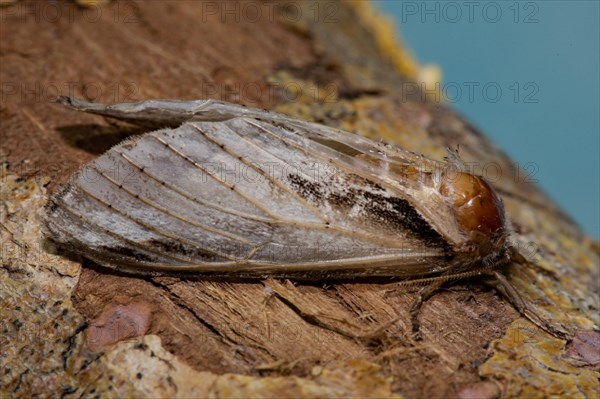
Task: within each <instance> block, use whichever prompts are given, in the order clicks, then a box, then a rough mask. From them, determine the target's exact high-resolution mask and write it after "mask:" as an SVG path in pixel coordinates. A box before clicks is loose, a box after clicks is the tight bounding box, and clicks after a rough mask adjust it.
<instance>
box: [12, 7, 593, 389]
mask: <svg viewBox="0 0 600 399" xmlns="http://www.w3.org/2000/svg"><path fill="white" fill-rule="evenodd" d="M52 4H54V7H55V8H54V9H53V8H51V7H52ZM257 10H259V11H258V14H257ZM0 12H1V13H2V15H1V17H2V23H1V28H0V34H1V39H0V80H1V85H2V99H1V103H0V118H1V120H0V124H1V125H0V134H1V152H0V161H2V166H1V167H2V183H1V184H2V186H1V189H0V194H1V198H0V199H1V201H2V205H3V206H2V207H0V222H1V223H2V228H1V230H0V234H1V236H0V237H1V243H2V267H1V268H0V312H1V314H2V325H0V328H1V329H2V335H1V336H0V348H1V349H0V387H1V388H0V392H2V395H5V396H6V397H25V396H28V395H29V394H31V393H39V394H41V395H42V396H59V395H61V394H63V395H64V396H65V397H79V396H81V395H84V396H94V395H96V394H100V395H101V396H121V397H122V396H153V397H157V396H163V397H171V396H179V397H190V396H192V397H206V396H211V395H212V397H240V396H248V395H251V396H254V397H264V396H269V397H280V396H288V397H346V396H373V397H393V396H398V397H406V398H419V397H461V398H467V397H481V398H494V397H528V398H529V397H547V396H552V395H566V396H568V397H581V398H584V397H587V398H590V397H594V396H598V395H599V394H600V392H599V388H598V377H599V376H600V374H599V373H598V364H599V363H600V334H599V333H598V332H597V331H598V327H597V326H598V324H599V318H598V309H600V304H599V299H598V278H599V263H600V261H599V258H600V250H599V246H598V243H597V242H594V241H593V240H591V239H589V238H586V237H585V236H584V235H583V233H582V232H581V230H580V229H579V227H578V226H576V225H575V224H574V223H573V222H572V221H571V220H569V219H568V217H566V216H565V215H564V214H563V213H562V212H561V211H560V210H559V209H558V208H557V207H556V206H555V205H554V204H552V202H551V201H550V200H549V199H548V198H547V197H546V196H545V195H544V194H543V193H542V192H540V191H539V189H537V188H536V187H535V186H534V185H532V184H530V183H529V182H528V181H526V180H527V179H526V178H523V175H524V174H523V173H517V172H516V171H515V170H514V168H513V167H512V165H513V163H512V161H511V160H510V159H509V158H508V157H507V156H506V155H505V154H504V153H503V152H502V151H501V150H500V149H498V148H497V147H495V146H494V145H493V144H492V143H491V142H490V141H489V140H488V139H487V138H486V137H485V136H484V135H483V134H482V133H481V132H479V131H478V130H477V129H476V128H475V127H473V126H472V125H471V124H469V123H468V122H467V121H465V120H464V119H463V118H461V117H460V116H459V115H457V114H456V113H455V112H454V111H453V110H452V109H451V108H450V107H449V106H447V105H446V104H444V102H443V100H442V99H440V98H439V97H438V96H436V95H435V94H432V93H431V92H430V93H429V94H428V95H426V94H424V93H422V92H420V91H419V90H415V88H417V89H418V88H421V87H422V84H424V83H427V82H425V81H423V80H422V76H423V74H421V73H420V69H419V67H418V66H417V64H416V63H415V62H414V60H412V59H411V58H410V56H409V55H408V54H409V53H408V52H407V51H406V49H405V48H404V47H403V46H402V44H401V43H399V42H392V41H391V39H390V37H389V36H388V34H389V33H390V32H391V30H390V25H389V23H388V22H387V20H385V19H384V18H383V17H382V16H381V15H379V14H377V13H376V12H374V11H373V9H372V8H371V5H370V4H369V3H367V2H360V1H359V2H348V1H342V2H337V1H321V2H313V1H301V2H292V3H287V2H283V1H281V2H276V4H274V3H269V2H266V3H265V2H255V1H249V2H241V3H238V2H212V1H177V2H173V1H151V2H133V1H115V2H110V3H107V4H103V5H101V6H94V5H92V6H87V7H83V6H81V5H77V4H75V3H71V2H63V1H59V2H56V3H52V2H42V1H41V2H13V3H11V4H8V5H4V6H2V7H1V8H0ZM429 83H430V84H431V83H432V82H429ZM56 95H74V96H78V97H85V98H88V99H90V100H94V101H98V102H105V103H106V102H107V103H111V102H124V101H132V100H141V99H148V98H178V99H197V98H218V99H222V100H226V101H231V102H237V103H241V104H246V105H250V106H258V107H264V108H269V109H275V110H278V111H280V112H284V113H288V114H290V115H293V116H296V117H299V118H304V119H308V120H314V121H318V122H321V123H324V124H327V125H331V126H335V127H340V128H343V129H346V130H350V131H356V132H359V133H360V134H364V135H366V136H369V137H371V138H381V139H384V140H387V141H390V142H395V143H397V144H399V145H401V146H402V147H404V148H406V149H409V150H413V151H416V152H419V153H423V154H425V155H427V156H430V157H432V158H436V159H441V158H442V157H444V155H445V154H446V147H451V148H455V147H456V146H457V145H459V146H460V155H461V157H462V158H463V159H464V160H465V161H467V162H476V167H477V168H479V171H481V170H483V169H484V168H485V166H486V165H490V164H493V165H497V166H499V168H500V170H502V172H503V173H502V176H501V177H500V178H499V179H497V180H496V181H495V182H494V185H495V186H496V187H497V188H498V189H499V190H500V192H501V193H502V196H503V199H504V201H505V205H506V209H507V213H508V216H509V219H510V221H511V224H512V227H513V229H514V231H515V234H514V236H513V237H514V240H515V242H517V243H518V244H519V245H520V247H521V248H523V249H529V255H530V256H531V257H532V258H533V259H534V260H535V261H536V264H537V266H536V267H533V268H531V267H530V268H526V267H520V266H518V265H511V266H510V267H507V268H506V270H505V271H504V272H505V274H506V275H507V276H508V278H509V280H510V281H511V282H512V283H513V284H514V285H515V286H516V287H517V288H518V289H519V291H520V292H521V294H522V295H523V297H524V299H525V300H526V302H528V303H529V304H530V305H531V306H532V308H533V309H534V310H535V311H536V312H538V313H539V314H540V315H541V316H542V317H545V318H546V319H548V320H551V321H552V322H554V323H558V324H560V325H562V326H564V327H565V328H567V329H569V330H570V331H571V332H572V340H570V341H563V340H559V339H556V338H554V337H552V336H550V335H548V334H546V333H545V332H543V331H541V330H539V329H538V328H537V327H535V326H534V325H532V324H531V323H529V322H527V321H526V320H525V319H523V318H520V317H519V315H518V313H517V312H516V311H515V310H514V309H513V308H512V307H511V305H510V304H508V303H507V302H506V301H505V300H504V299H503V298H502V297H501V296H499V295H498V294H497V293H496V292H495V291H494V290H493V289H491V288H489V287H486V286H484V285H481V284H480V283H479V282H477V281H470V282H461V283H457V284H454V285H452V286H450V287H447V288H446V289H444V290H442V292H440V293H439V294H437V295H436V296H434V297H433V298H432V299H431V300H430V301H428V302H427V303H426V304H425V305H424V307H423V311H422V314H421V324H422V335H423V340H422V341H418V342H417V341H414V339H413V337H412V334H411V333H410V317H409V312H408V310H409V307H410V305H411V303H412V301H413V300H414V298H415V294H416V293H415V290H414V289H412V290H411V289H403V290H399V291H396V292H391V293H389V292H386V289H385V288H384V287H383V285H382V284H379V283H373V282H365V281H360V280H356V281H350V282H349V281H344V282H337V281H323V282H318V283H312V284H306V283H299V282H294V281H287V280H283V281H278V280H264V281H251V282H242V281H234V280H229V281H222V280H210V281H207V280H202V279H189V278H188V279H183V278H179V277H177V276H161V277H138V276H132V275H125V274H119V273H115V272H114V271H110V270H105V269H102V268H100V267H98V266H96V265H94V264H92V263H91V262H89V261H87V260H84V259H79V258H76V257H72V256H69V255H68V254H65V253H62V252H60V251H57V249H56V248H53V247H52V246H50V245H49V244H48V243H47V242H46V241H45V240H44V239H43V237H42V236H41V231H40V219H41V216H42V214H43V206H44V204H45V202H46V199H47V196H48V195H51V194H52V193H54V192H56V191H57V190H58V189H59V187H60V186H61V185H62V184H64V183H65V182H66V181H67V179H68V178H69V176H70V175H71V174H72V173H73V172H74V171H76V170H77V169H78V168H79V167H80V166H81V165H83V164H84V163H85V162H88V161H90V160H92V159H94V158H95V157H96V156H98V155H99V154H101V153H102V152H104V151H106V150H107V149H109V148H110V147H111V146H113V145H115V144H116V143H118V142H119V141H121V140H122V139H123V138H125V137H127V136H129V135H132V134H140V133H143V132H144V130H141V129H139V128H134V127H131V126H129V125H127V124H125V123H121V122H116V121H114V120H110V119H105V118H102V117H98V116H91V115H85V114H79V113H74V112H71V111H69V110H67V109H65V108H62V107H60V106H59V105H57V104H55V103H53V99H54V97H56ZM476 171H477V170H476ZM274 293H275V294H274ZM319 321H322V322H325V323H327V326H324V325H323V324H319V323H320V322H319ZM392 321H394V322H392ZM326 327H327V328H326ZM469 395H470V396H469Z"/></svg>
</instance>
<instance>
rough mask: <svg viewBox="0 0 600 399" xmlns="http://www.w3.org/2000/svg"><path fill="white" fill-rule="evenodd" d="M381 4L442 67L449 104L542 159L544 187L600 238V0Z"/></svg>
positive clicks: (523, 155)
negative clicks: (470, 89) (470, 94)
mask: <svg viewBox="0 0 600 399" xmlns="http://www.w3.org/2000/svg"><path fill="white" fill-rule="evenodd" d="M377 5H378V7H379V9H381V10H382V11H385V12H386V13H387V14H389V15H391V16H392V17H393V18H394V19H395V21H396V25H397V27H398V30H399V31H400V32H401V35H402V38H403V40H404V41H405V43H406V44H407V45H408V47H409V48H410V49H411V50H412V52H413V54H414V55H415V56H416V58H417V59H418V60H419V62H420V63H421V64H429V63H434V64H437V65H439V66H440V67H441V69H442V71H443V80H442V86H441V87H442V89H446V90H447V96H448V97H450V101H449V102H450V103H451V104H453V106H454V107H455V108H457V109H458V110H459V111H460V112H461V113H462V114H463V115H465V116H466V117H467V118H468V119H469V120H470V121H471V122H474V123H475V124H476V125H477V126H478V127H479V128H481V129H482V130H483V131H484V132H485V133H486V134H487V135H488V136H490V137H491V138H492V139H493V140H494V141H495V142H496V143H497V144H498V145H499V146H500V147H501V148H503V149H504V150H505V151H506V152H507V153H508V154H509V155H510V156H511V157H512V158H513V160H515V161H517V162H519V163H520V164H521V165H524V164H526V163H528V162H534V163H535V164H536V165H537V172H536V173H535V176H534V178H536V179H537V180H538V184H539V185H540V186H541V187H542V189H543V190H544V191H546V193H548V194H549V195H550V196H551V197H552V198H553V199H554V200H555V201H556V202H557V203H558V204H559V205H560V206H561V207H562V208H563V209H565V210H566V211H567V213H569V214H570V215H571V216H572V217H573V218H574V219H575V220H576V221H577V222H578V223H579V224H580V225H581V226H582V228H583V229H584V231H585V232H586V233H588V234H589V235H591V236H592V237H594V238H595V239H596V240H598V239H599V238H600V155H599V154H600V142H599V139H600V122H599V112H600V101H599V97H600V95H599V92H600V62H599V60H600V43H599V40H600V30H599V25H600V22H599V21H600V2H598V1H535V2H529V1H524V2H514V1H470V2H463V1H456V2H453V1H400V0H379V1H377ZM469 85H470V86H471V87H472V88H473V90H472V93H473V95H472V96H469ZM477 85H478V86H477ZM486 85H487V87H486ZM484 87H486V88H485V89H484ZM498 87H499V88H500V90H501V94H498V93H499V91H498V90H497V89H498ZM457 88H458V89H460V90H457Z"/></svg>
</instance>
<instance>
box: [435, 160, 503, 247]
mask: <svg viewBox="0 0 600 399" xmlns="http://www.w3.org/2000/svg"><path fill="white" fill-rule="evenodd" d="M440 193H441V194H442V195H443V196H444V197H445V198H446V200H447V201H448V203H449V204H450V205H451V206H452V207H453V209H454V214H455V217H456V222H457V223H458V226H459V227H460V229H461V230H462V231H463V232H464V233H465V234H467V235H468V236H469V237H470V238H471V241H472V242H473V243H475V244H476V245H477V250H478V251H479V253H480V254H482V255H483V254H484V253H488V252H490V251H491V250H493V249H494V248H496V247H498V246H500V245H502V244H504V241H505V238H506V237H505V235H506V224H505V223H506V222H505V216H504V206H503V205H502V200H501V199H500V197H498V194H496V192H495V191H494V189H493V188H492V187H491V186H490V185H489V183H487V182H486V181H485V180H484V179H483V178H481V177H479V176H474V175H471V174H469V173H465V172H456V173H447V174H444V175H443V177H442V184H441V187H440Z"/></svg>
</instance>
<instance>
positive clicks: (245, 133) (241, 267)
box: [46, 118, 445, 276]
mask: <svg viewBox="0 0 600 399" xmlns="http://www.w3.org/2000/svg"><path fill="white" fill-rule="evenodd" d="M261 123H262V124H264V125H266V127H267V128H268V130H270V131H278V132H279V133H282V132H284V133H285V134H287V133H288V132H287V130H286V129H284V128H281V127H277V126H275V124H273V123H268V122H264V121H259V120H257V119H253V118H234V119H230V120H227V121H222V122H190V123H186V124H184V125H182V126H181V127H179V128H177V129H166V130H160V131H156V132H152V133H148V134H145V135H142V136H138V137H135V138H133V139H130V140H127V141H125V142H123V143H121V144H119V145H118V146H116V147H114V148H112V149H111V150H109V151H108V152H107V153H105V154H104V155H102V156H100V157H99V158H98V159H96V160H95V161H93V162H91V163H89V164H87V165H86V166H85V167H84V168H83V169H82V170H81V171H80V172H79V173H78V174H77V175H76V176H75V177H74V179H73V180H72V181H71V182H70V184H69V185H68V187H67V188H66V189H65V190H63V191H62V192H61V193H59V194H58V195H57V196H55V197H54V198H53V199H52V200H51V202H50V204H49V206H48V212H47V217H46V226H47V230H48V231H49V233H50V234H51V236H52V237H53V239H54V240H55V241H57V242H59V243H62V244H65V245H67V246H68V247H70V248H72V249H73V250H74V251H76V252H79V253H82V254H83V255H85V256H86V257H89V258H91V259H93V260H95V261H96V262H98V263H100V264H103V265H105V266H110V267H115V268H120V269H124V270H139V271H141V270H146V271H188V270H189V271H199V272H206V273H214V274H230V273H232V272H236V273H238V274H239V275H246V274H247V275H256V274H283V275H287V274H293V273H294V272H302V273H309V272H315V271H316V272H318V273H328V272H332V273H335V272H336V271H350V273H352V270H356V269H360V270H361V272H360V274H369V270H370V271H371V273H372V274H382V275H407V276H410V275H415V274H425V273H429V272H432V271H441V270H442V269H443V268H444V267H445V266H444V264H445V263H444V262H443V257H444V255H445V252H444V249H443V248H441V247H440V246H439V245H437V244H435V243H433V242H432V241H431V240H430V241H428V239H427V234H431V237H429V238H432V237H434V235H435V234H434V233H435V232H426V234H425V235H419V234H418V232H415V228H414V226H413V228H412V229H411V228H407V224H406V223H403V222H402V220H403V218H405V215H406V212H410V206H409V205H408V204H407V203H406V202H405V201H404V200H402V201H404V202H402V201H401V202H398V201H396V200H397V199H398V198H397V197H396V196H395V194H394V193H393V192H392V191H390V190H388V189H385V188H383V187H377V186H376V185H373V184H372V182H371V181H370V180H369V179H365V178H362V177H360V176H359V175H357V174H355V173H353V172H352V171H348V170H346V168H341V167H339V165H337V164H336V163H335V162H329V161H325V162H324V160H323V158H322V154H321V155H319V154H317V153H316V151H317V150H319V149H320V148H315V147H314V146H313V145H310V144H309V145H306V146H298V145H292V144H293V143H292V142H291V141H289V140H288V138H284V137H283V136H281V135H279V136H278V135H277V134H275V135H273V134H268V133H265V131H264V128H265V126H261ZM278 129H279V130H278ZM296 137H301V136H298V135H296ZM301 140H308V141H309V142H312V143H316V142H315V141H314V139H313V138H310V137H304V138H301ZM317 144H318V143H317ZM315 167H316V168H317V169H316V174H315ZM320 167H323V168H325V170H324V171H321V169H319V168H320ZM403 215H404V216H403ZM413 216H414V215H413ZM411 223H414V220H413V221H412V222H411ZM423 226H424V227H426V226H427V224H426V223H425V224H423ZM434 238H435V237H434ZM438 238H439V237H438Z"/></svg>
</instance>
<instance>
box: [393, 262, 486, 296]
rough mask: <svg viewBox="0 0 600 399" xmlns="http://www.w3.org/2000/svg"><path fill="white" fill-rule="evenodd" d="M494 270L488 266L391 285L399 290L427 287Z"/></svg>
mask: <svg viewBox="0 0 600 399" xmlns="http://www.w3.org/2000/svg"><path fill="white" fill-rule="evenodd" d="M492 269H493V266H487V267H484V268H480V269H477V270H471V271H468V272H463V273H455V274H449V275H447V276H436V277H428V278H420V279H415V280H407V281H401V282H398V283H392V284H390V285H393V286H394V287H396V288H398V287H414V286H425V285H428V284H432V283H446V282H448V281H456V280H463V279H468V278H471V277H475V276H480V275H482V274H489V273H490V271H491V270H492ZM391 291H393V289H390V290H388V291H386V292H391Z"/></svg>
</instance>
